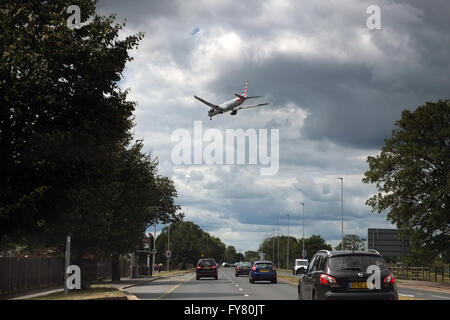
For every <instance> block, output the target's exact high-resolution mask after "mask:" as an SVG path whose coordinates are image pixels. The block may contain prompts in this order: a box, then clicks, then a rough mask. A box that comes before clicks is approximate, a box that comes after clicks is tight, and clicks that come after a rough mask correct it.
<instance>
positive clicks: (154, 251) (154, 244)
mask: <svg viewBox="0 0 450 320" xmlns="http://www.w3.org/2000/svg"><path fill="white" fill-rule="evenodd" d="M155 254H156V223H155V236H154V237H153V262H152V270H153V266H154V265H155Z"/></svg>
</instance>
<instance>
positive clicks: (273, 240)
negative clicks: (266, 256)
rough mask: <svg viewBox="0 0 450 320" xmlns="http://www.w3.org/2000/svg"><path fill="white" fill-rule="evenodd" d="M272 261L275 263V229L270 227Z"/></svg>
mask: <svg viewBox="0 0 450 320" xmlns="http://www.w3.org/2000/svg"><path fill="white" fill-rule="evenodd" d="M272 261H273V263H275V229H272Z"/></svg>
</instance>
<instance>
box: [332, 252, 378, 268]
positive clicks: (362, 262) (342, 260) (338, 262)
mask: <svg viewBox="0 0 450 320" xmlns="http://www.w3.org/2000/svg"><path fill="white" fill-rule="evenodd" d="M371 265H376V266H378V267H379V268H380V270H386V269H387V266H386V263H385V262H384V260H383V258H381V257H379V256H369V255H347V256H336V257H330V259H329V260H328V266H329V267H330V269H331V270H333V271H346V270H349V271H352V270H354V271H363V272H366V270H367V267H369V266H371Z"/></svg>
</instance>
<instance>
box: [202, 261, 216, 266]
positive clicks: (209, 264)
mask: <svg viewBox="0 0 450 320" xmlns="http://www.w3.org/2000/svg"><path fill="white" fill-rule="evenodd" d="M198 265H200V266H205V267H211V266H215V265H216V262H215V261H214V260H200V261H199V262H198Z"/></svg>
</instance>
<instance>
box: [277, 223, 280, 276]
mask: <svg viewBox="0 0 450 320" xmlns="http://www.w3.org/2000/svg"><path fill="white" fill-rule="evenodd" d="M277 225H278V237H277V238H278V262H277V268H279V267H280V223H279V222H277Z"/></svg>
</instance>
